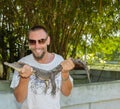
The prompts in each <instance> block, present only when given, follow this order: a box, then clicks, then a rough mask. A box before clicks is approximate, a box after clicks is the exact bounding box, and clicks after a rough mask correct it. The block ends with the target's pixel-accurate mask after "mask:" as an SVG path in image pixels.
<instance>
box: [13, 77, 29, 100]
mask: <svg viewBox="0 0 120 109" xmlns="http://www.w3.org/2000/svg"><path fill="white" fill-rule="evenodd" d="M28 83H29V78H20V81H19V84H18V86H17V87H16V88H15V89H14V95H15V97H16V100H17V101H18V102H23V101H24V100H25V99H26V97H27V94H28Z"/></svg>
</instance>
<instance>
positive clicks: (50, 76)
mask: <svg viewBox="0 0 120 109" xmlns="http://www.w3.org/2000/svg"><path fill="white" fill-rule="evenodd" d="M71 60H72V61H73V63H74V64H75V67H74V69H82V70H86V73H87V76H88V80H89V82H91V80H90V74H89V71H88V68H87V66H86V65H85V64H84V63H83V62H82V61H81V60H80V59H71ZM4 64H5V65H7V66H9V67H11V68H13V69H15V70H17V71H18V72H20V71H21V68H22V67H23V66H24V65H25V64H26V63H23V62H14V63H8V62H4ZM31 67H32V68H33V74H34V75H35V76H36V78H37V79H42V80H44V81H45V84H46V89H45V92H46V90H47V88H48V80H51V84H52V91H51V93H52V95H54V94H55V93H56V84H55V76H56V75H57V74H58V73H59V72H61V71H62V65H61V64H59V65H57V66H56V67H55V68H54V69H52V70H50V71H46V70H43V69H39V68H36V67H34V66H31Z"/></svg>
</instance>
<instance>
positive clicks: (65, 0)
mask: <svg viewBox="0 0 120 109" xmlns="http://www.w3.org/2000/svg"><path fill="white" fill-rule="evenodd" d="M119 13H120V5H119V1H118V0H49V1H48V0H7V1H6V0H0V16H1V18H0V38H1V40H0V57H1V58H0V59H1V61H2V63H3V62H4V61H9V62H13V61H17V60H18V59H19V58H21V57H23V56H24V55H26V54H27V53H28V51H29V49H28V46H27V40H26V39H27V37H26V36H27V31H28V29H29V28H30V27H32V26H33V25H37V24H41V25H44V26H46V28H47V29H48V30H49V35H50V37H51V45H50V46H49V51H51V52H56V53H59V54H61V55H62V56H63V57H64V58H68V57H73V58H77V57H79V58H82V57H85V59H88V57H91V58H89V59H88V60H87V61H88V62H96V61H99V60H100V59H102V60H116V59H119V58H120V57H119V54H120V47H119V44H118V42H119V37H115V36H117V35H118V34H119V35H120V15H119ZM117 33H118V34H117ZM119 35H118V36H119ZM1 36H2V37H1ZM91 54H93V55H91ZM93 58H94V59H93ZM90 59H91V60H90Z"/></svg>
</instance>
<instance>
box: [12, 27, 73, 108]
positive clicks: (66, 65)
mask: <svg viewBox="0 0 120 109" xmlns="http://www.w3.org/2000/svg"><path fill="white" fill-rule="evenodd" d="M28 43H29V48H30V50H31V51H32V54H30V55H28V56H25V57H23V58H22V59H20V60H19V61H20V62H24V63H26V64H28V65H24V66H23V68H22V69H21V71H20V72H16V71H15V72H14V75H13V80H12V83H11V87H12V88H14V95H15V98H16V100H17V101H18V102H20V103H21V104H22V106H21V109H60V92H62V94H63V95H65V96H68V95H70V93H71V90H72V78H71V76H70V75H69V71H70V70H71V69H73V68H74V64H73V62H72V61H71V60H70V59H68V60H64V61H63V58H62V56H60V55H58V54H56V53H50V52H48V50H47V46H48V45H49V44H50V37H49V36H48V32H47V30H46V29H45V28H44V27H43V26H34V27H33V28H31V29H30V31H29V34H28ZM59 64H61V65H62V67H63V69H62V71H61V72H60V73H58V75H56V77H55V83H56V87H57V89H56V94H55V95H54V96H53V95H51V90H52V87H51V84H49V86H48V89H47V92H46V93H44V90H45V87H46V86H45V84H44V81H43V80H42V79H41V80H40V79H36V77H35V76H34V75H33V74H32V70H33V69H32V68H31V67H30V66H35V67H37V68H40V69H44V70H51V69H53V68H55V67H56V66H57V65H59ZM29 65H30V66H29ZM49 83H50V81H49Z"/></svg>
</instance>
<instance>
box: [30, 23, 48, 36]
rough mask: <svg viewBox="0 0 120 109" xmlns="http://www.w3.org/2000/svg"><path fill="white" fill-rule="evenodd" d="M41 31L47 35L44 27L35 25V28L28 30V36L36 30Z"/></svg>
mask: <svg viewBox="0 0 120 109" xmlns="http://www.w3.org/2000/svg"><path fill="white" fill-rule="evenodd" d="M41 29H42V30H44V31H45V32H46V34H48V31H47V29H46V28H45V27H44V26H41V25H36V26H33V27H32V28H30V30H29V32H28V35H29V33H30V32H31V31H36V30H41Z"/></svg>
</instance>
